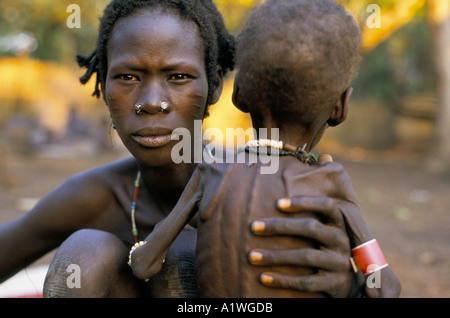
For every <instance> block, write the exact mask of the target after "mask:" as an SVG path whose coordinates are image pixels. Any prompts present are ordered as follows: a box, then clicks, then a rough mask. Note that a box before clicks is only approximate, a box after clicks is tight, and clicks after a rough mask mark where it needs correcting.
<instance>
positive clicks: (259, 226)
mask: <svg viewBox="0 0 450 318" xmlns="http://www.w3.org/2000/svg"><path fill="white" fill-rule="evenodd" d="M265 228H266V223H264V222H262V221H254V222H252V231H253V232H254V233H259V232H262V231H264V229H265Z"/></svg>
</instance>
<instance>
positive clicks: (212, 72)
mask: <svg viewBox="0 0 450 318" xmlns="http://www.w3.org/2000/svg"><path fill="white" fill-rule="evenodd" d="M149 7H150V8H152V7H155V8H162V9H168V10H174V11H175V12H177V13H178V14H179V15H180V17H182V18H184V19H188V20H192V21H194V22H195V23H196V24H197V26H198V28H199V30H200V38H201V40H202V42H203V46H204V50H205V65H206V74H207V78H208V89H209V91H208V100H207V105H209V104H211V101H212V98H213V92H214V90H215V88H216V86H217V85H218V83H217V81H216V74H217V66H220V67H221V68H222V72H223V74H224V75H225V74H226V72H227V71H228V70H232V69H233V68H234V53H235V42H234V37H233V36H232V35H230V34H229V33H228V31H227V29H226V27H225V24H224V22H223V18H222V15H221V14H220V12H219V11H218V10H217V7H216V6H215V5H214V4H213V3H212V0H133V1H130V0H112V1H111V2H110V3H109V4H108V6H107V7H106V9H105V10H104V13H103V16H102V18H101V19H100V26H99V32H98V39H97V45H96V48H95V50H94V51H93V52H92V53H91V54H89V55H88V56H82V55H77V63H78V65H79V66H80V67H84V68H86V69H87V70H86V73H85V74H84V75H83V76H81V77H80V82H81V83H82V84H86V83H87V82H88V81H89V80H90V79H91V77H92V75H93V74H94V73H96V83H95V90H94V92H93V94H92V95H93V96H96V97H97V98H99V97H100V95H101V92H104V88H105V83H106V74H107V65H108V63H107V54H106V53H107V52H106V51H107V47H108V43H109V40H110V38H111V34H112V31H113V28H114V25H115V24H116V23H117V21H118V20H120V19H122V18H124V17H127V16H129V15H131V14H132V13H134V12H135V11H136V10H138V9H141V8H149ZM206 113H207V112H205V114H206Z"/></svg>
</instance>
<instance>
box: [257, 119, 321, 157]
mask: <svg viewBox="0 0 450 318" xmlns="http://www.w3.org/2000/svg"><path fill="white" fill-rule="evenodd" d="M251 117H252V124H253V128H255V130H256V133H257V134H259V129H260V128H265V129H266V130H267V136H264V135H257V136H256V137H255V138H256V139H259V138H264V139H266V138H267V139H276V140H280V141H283V142H284V143H286V144H289V145H292V146H295V147H300V146H303V145H305V144H306V148H305V151H310V150H311V146H314V145H313V140H314V139H315V136H316V133H315V132H314V131H313V130H312V129H310V128H308V127H304V126H303V125H301V124H299V125H292V124H291V123H287V122H278V121H276V120H275V119H274V118H273V117H271V116H254V115H253V114H252V115H251ZM272 128H277V129H278V136H276V135H272V133H271V130H272Z"/></svg>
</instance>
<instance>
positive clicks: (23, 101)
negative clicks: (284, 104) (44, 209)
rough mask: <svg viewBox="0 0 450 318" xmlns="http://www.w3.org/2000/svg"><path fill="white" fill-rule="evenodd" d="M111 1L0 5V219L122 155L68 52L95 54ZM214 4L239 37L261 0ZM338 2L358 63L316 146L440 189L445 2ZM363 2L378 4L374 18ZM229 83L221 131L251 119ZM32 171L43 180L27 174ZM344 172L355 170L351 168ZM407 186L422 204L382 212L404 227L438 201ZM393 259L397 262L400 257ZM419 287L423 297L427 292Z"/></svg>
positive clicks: (446, 151)
mask: <svg viewBox="0 0 450 318" xmlns="http://www.w3.org/2000/svg"><path fill="white" fill-rule="evenodd" d="M108 2H109V1H107V0H96V1H90V0H75V1H74V0H69V1H67V0H65V1H62V0H61V1H54V0H0V189H1V191H2V192H3V194H2V196H1V197H0V200H1V201H0V205H1V206H2V210H1V211H0V212H1V214H0V217H1V218H0V222H4V221H6V220H9V219H11V218H13V217H16V216H17V215H20V214H21V213H24V212H26V211H27V210H28V209H29V208H30V207H31V206H32V205H33V203H34V202H35V201H36V200H37V199H38V198H39V197H41V196H42V195H44V194H45V192H47V191H48V190H47V189H50V188H52V187H54V186H56V185H57V184H58V183H60V182H62V181H63V180H64V179H65V178H66V177H67V175H70V174H71V173H75V172H77V171H78V170H81V169H84V168H89V167H92V166H94V165H95V164H101V163H105V162H108V161H110V160H111V159H112V158H116V157H121V156H126V155H127V153H126V151H125V150H124V149H123V147H121V145H120V141H119V140H118V139H117V136H116V135H115V133H114V131H111V129H110V124H111V121H110V119H109V114H108V112H107V108H106V106H105V105H104V103H103V100H102V99H97V98H95V97H92V96H91V93H92V92H93V80H92V81H91V82H90V83H88V85H85V86H83V85H81V84H80V83H79V81H78V78H79V77H80V76H81V75H82V74H83V70H80V69H79V68H78V67H77V65H76V63H75V58H74V57H75V55H76V54H78V53H81V54H89V53H90V52H91V51H92V50H93V48H94V45H95V41H96V37H97V28H98V18H99V16H101V14H102V10H103V9H104V7H105V6H106V4H107V3H108ZM214 2H215V3H216V4H217V6H218V8H219V10H220V11H221V12H222V13H223V16H224V18H225V21H226V24H227V27H228V28H229V30H230V31H231V32H232V33H233V34H234V35H237V34H238V33H239V31H240V30H241V28H242V26H243V24H244V22H245V18H246V16H247V14H248V12H249V10H250V9H251V7H252V6H253V5H254V4H256V3H258V2H261V1H258V0H215V1H214ZM338 2H340V3H342V4H343V5H344V6H345V7H346V8H347V9H348V10H349V11H351V12H352V13H353V15H354V17H355V18H356V20H357V21H358V22H359V24H360V26H361V29H362V31H363V32H362V35H363V44H362V47H361V52H362V56H363V61H362V64H361V68H360V72H359V75H358V77H357V78H356V79H355V81H354V83H353V87H354V95H353V98H352V101H351V110H350V115H349V118H348V120H347V121H346V122H345V123H344V124H342V126H339V127H337V128H332V129H330V130H329V131H328V132H327V133H326V135H325V137H324V139H323V140H322V142H321V143H320V144H319V146H318V148H317V149H316V151H317V152H318V153H320V152H329V153H331V154H333V155H335V156H336V157H337V158H341V159H342V160H344V161H346V160H347V161H350V162H351V164H354V163H355V162H357V163H362V164H368V163H370V164H379V163H380V162H381V163H387V164H395V165H401V166H402V165H410V166H411V165H412V166H413V167H419V168H420V169H423V170H424V171H426V174H427V176H430V178H439V181H438V182H441V183H439V187H442V185H443V186H444V187H448V186H449V183H448V182H447V181H448V173H449V171H450V130H449V127H450V115H449V113H450V93H449V92H450V0H402V1H395V0H378V1H375V0H339V1H338ZM73 3H76V4H77V5H78V6H79V8H80V17H81V19H80V25H79V26H80V27H79V28H78V27H70V26H71V24H70V23H71V22H73V20H71V18H70V17H71V14H72V13H73V11H70V10H69V11H68V6H69V5H70V4H73ZM371 4H377V5H378V8H379V9H380V11H379V16H377V13H378V12H377V11H376V8H375V9H373V7H371V6H370V5H371ZM377 18H379V20H377ZM377 23H379V24H377ZM232 88H233V74H230V75H229V76H228V77H227V79H226V82H225V87H224V92H223V95H222V97H221V99H220V101H219V102H218V103H217V104H216V105H214V106H212V107H211V116H210V117H209V118H208V119H207V120H206V121H205V127H217V128H220V129H222V130H224V131H225V128H237V127H242V128H244V129H246V128H248V127H251V122H250V120H249V118H248V117H247V116H246V115H245V114H242V113H241V112H239V111H238V110H237V109H235V108H234V106H233V105H232V103H231V93H232ZM48 162H50V163H51V165H52V168H53V172H54V174H55V177H54V178H53V179H51V176H50V174H49V173H47V174H48V180H47V179H46V178H45V176H42V175H41V176H38V175H36V173H37V170H40V169H44V168H43V167H44V166H45V164H46V163H48ZM350 167H352V165H350ZM359 167H360V166H358V167H355V171H359V170H358V169H360V168H359ZM370 167H373V165H372V166H370ZM361 171H364V169H361ZM386 173H388V172H386ZM406 173H407V172H406ZM446 173H447V174H446ZM35 175H36V177H37V178H42V179H39V181H37V180H33V179H32V176H35ZM350 175H351V177H352V178H354V177H355V176H354V175H352V174H351V171H350ZM443 176H447V177H443ZM358 178H359V179H361V178H363V176H361V175H359V176H357V178H355V179H356V180H357V182H358V180H359V179H358ZM33 183H39V185H40V186H39V189H34V188H31V184H33ZM424 187H425V188H424ZM44 190H45V191H44ZM448 190H450V189H449V188H447V189H446V190H445V188H444V189H443V190H442V191H444V192H445V191H446V192H447V193H448ZM27 191H28V192H27ZM357 191H358V190H357ZM388 191H389V190H388ZM405 191H407V193H408V196H409V197H411V195H412V194H411V193H414V194H413V197H414V199H413V201H414V200H415V201H414V202H416V203H417V202H422V203H424V204H425V205H422V206H420V207H417V206H414V207H413V206H412V205H408V204H412V203H411V202H409V201H408V202H409V203H404V202H403V203H399V202H396V203H392V205H391V206H389V207H386V208H387V209H391V210H392V215H393V216H392V217H393V219H394V220H395V222H403V223H401V225H402V226H406V228H407V229H408V230H410V229H411V222H410V221H411V219H413V217H414V215H415V214H414V213H416V211H423V212H424V213H426V212H427V209H428V207H429V206H427V205H426V204H431V202H434V201H432V200H431V199H430V197H433V193H432V192H433V191H432V189H431V188H426V186H420V185H417V187H413V188H408V190H405ZM413 191H416V192H413ZM417 191H419V192H417ZM383 193H384V189H383V188H382V187H381V188H380V187H379V186H373V187H367V188H366V189H365V190H364V191H361V192H359V193H358V195H360V196H361V204H362V205H364V204H365V203H367V204H369V203H370V204H374V206H377V204H381V203H383V202H384V200H383ZM443 200H445V201H444V202H443V203H442V202H441V203H439V204H438V207H439V209H440V210H439V211H444V210H446V212H448V210H449V208H450V204H449V203H448V199H447V198H444V199H443ZM378 206H379V205H378ZM369 209H371V206H369V205H368V206H367V209H366V210H369ZM447 214H448V213H447ZM445 215H446V214H445ZM447 220H448V217H447ZM375 221H377V220H374V222H375ZM408 222H410V223H408ZM414 226H416V225H413V227H414ZM380 233H382V231H381V230H380ZM426 251H427V250H426V249H425V250H424V251H423V253H422V254H420V255H422V256H421V257H422V258H423V259H424V262H425V263H424V266H429V265H430V264H434V262H436V263H437V262H440V263H441V265H442V262H443V264H444V265H445V266H447V267H450V261H449V258H448V257H447V256H446V255H444V254H446V253H447V252H449V249H448V245H447V247H446V249H445V250H444V251H445V252H442V250H439V251H438V252H433V253H434V254H433V253H432V254H426ZM392 254H395V253H394V249H392ZM430 255H431V256H430ZM392 258H395V256H392ZM44 263H45V262H44ZM397 263H398V264H401V260H397ZM399 270H400V271H401V270H402V266H401V265H400V266H399ZM442 273H445V274H447V277H449V276H450V275H448V274H449V272H448V271H446V272H438V274H436V275H438V276H439V275H442ZM404 276H405V274H403V276H402V278H403V277H404ZM406 279H408V278H406ZM416 283H417V284H419V283H418V282H416ZM441 283H442V282H441ZM442 284H443V285H444V286H445V287H447V289H445V288H443V287H442V286H441V287H439V288H440V289H439V288H438V289H436V288H437V287H436V286H435V287H436V288H432V287H430V291H429V292H428V293H425V294H421V291H416V290H414V291H412V289H413V288H414V285H413V284H411V286H412V287H409V285H408V284H407V286H408V289H407V290H406V291H404V292H403V295H405V296H406V297H408V296H414V297H416V296H419V297H420V296H425V297H428V296H431V297H440V296H444V297H450V293H449V291H450V287H448V284H449V280H448V279H447V280H446V281H444V282H443V283H442ZM420 289H422V292H423V290H424V288H422V287H421V288H420ZM0 291H1V286H0ZM445 293H446V294H445Z"/></svg>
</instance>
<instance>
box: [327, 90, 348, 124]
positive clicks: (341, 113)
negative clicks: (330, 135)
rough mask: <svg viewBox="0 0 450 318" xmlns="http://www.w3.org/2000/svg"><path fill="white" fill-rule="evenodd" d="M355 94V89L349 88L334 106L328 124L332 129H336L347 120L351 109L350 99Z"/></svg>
mask: <svg viewBox="0 0 450 318" xmlns="http://www.w3.org/2000/svg"><path fill="white" fill-rule="evenodd" d="M352 93H353V87H349V88H347V89H346V90H345V92H343V93H342V95H341V98H340V99H339V101H338V102H337V104H336V106H334V109H333V112H332V113H331V116H330V119H328V121H327V123H328V125H330V126H331V127H335V126H337V125H339V124H341V123H342V122H343V121H344V120H345V119H346V118H347V114H348V109H349V103H350V97H351V96H352Z"/></svg>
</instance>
